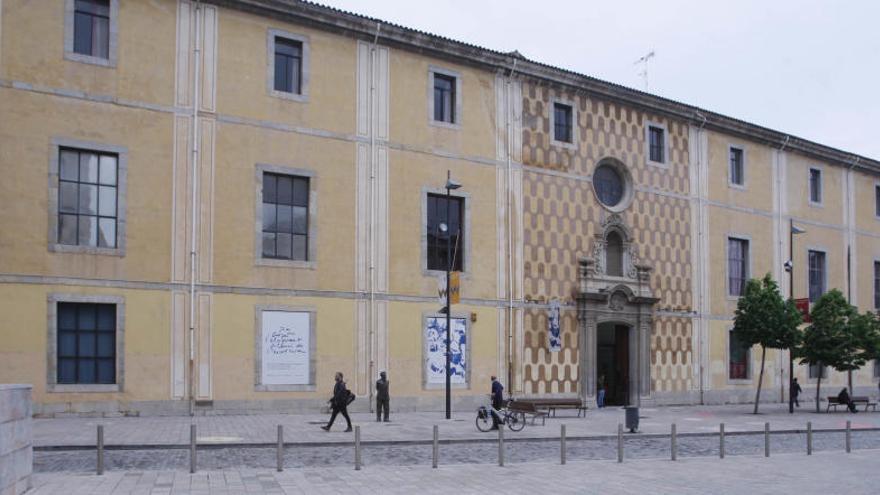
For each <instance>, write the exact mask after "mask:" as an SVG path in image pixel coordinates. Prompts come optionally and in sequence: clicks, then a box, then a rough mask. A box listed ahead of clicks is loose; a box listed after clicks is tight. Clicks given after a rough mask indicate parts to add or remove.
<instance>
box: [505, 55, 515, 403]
mask: <svg viewBox="0 0 880 495" xmlns="http://www.w3.org/2000/svg"><path fill="white" fill-rule="evenodd" d="M516 63H517V60H516V59H514V60H513V66H512V67H511V68H510V74H508V75H507V82H506V87H505V89H506V91H505V95H504V96H505V98H504V99H505V107H506V108H505V113H506V119H505V125H506V126H507V386H508V389H509V392H508V393H507V395H508V397H509V396H510V395H511V392H513V390H514V384H513V211H512V209H511V207H512V204H513V198H512V194H513V190H512V188H511V184H510V182H511V177H512V174H511V166H512V165H511V153H512V151H513V143H512V135H511V134H512V128H511V125H510V119H511V106H512V105H513V101H512V98H511V95H510V91H511V88H510V80H511V79H512V78H513V74H514V73H515V72H516Z"/></svg>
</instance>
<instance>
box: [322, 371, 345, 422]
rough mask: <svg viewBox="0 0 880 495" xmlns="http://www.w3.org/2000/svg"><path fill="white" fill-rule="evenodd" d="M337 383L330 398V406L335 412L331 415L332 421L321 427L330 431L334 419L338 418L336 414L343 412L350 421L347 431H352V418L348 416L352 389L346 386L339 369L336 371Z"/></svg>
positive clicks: (343, 415)
mask: <svg viewBox="0 0 880 495" xmlns="http://www.w3.org/2000/svg"><path fill="white" fill-rule="evenodd" d="M335 380H336V385H334V386H333V398H332V399H330V400H329V401H328V402H330V408H331V409H332V410H333V414H331V415H330V422H329V423H327V424H326V425H324V426H322V427H321V429H322V430H324V431H330V427H331V426H333V421H334V420H336V415H337V414H339V413H342V417H343V418H345V422H346V423H348V428H346V429H345V431H351V418H349V417H348V403H349V400H348V396H349V395H351V391H350V390H348V388H347V387H346V386H345V382H344V381H342V373H340V372H339V371H337V372H336V377H335Z"/></svg>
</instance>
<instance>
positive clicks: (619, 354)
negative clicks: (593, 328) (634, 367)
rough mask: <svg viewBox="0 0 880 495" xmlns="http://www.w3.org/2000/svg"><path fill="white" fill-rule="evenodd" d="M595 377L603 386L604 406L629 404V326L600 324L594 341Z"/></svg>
mask: <svg viewBox="0 0 880 495" xmlns="http://www.w3.org/2000/svg"><path fill="white" fill-rule="evenodd" d="M596 343H597V346H596V377H597V378H598V383H600V384H601V383H604V384H605V405H606V406H626V405H628V402H629V326H627V325H620V324H617V323H600V324H599V325H598V327H597V339H596Z"/></svg>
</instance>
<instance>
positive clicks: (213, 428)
mask: <svg viewBox="0 0 880 495" xmlns="http://www.w3.org/2000/svg"><path fill="white" fill-rule="evenodd" d="M811 410H812V409H811V407H810V406H809V404H804V407H802V408H800V409H798V410H797V411H796V413H795V414H792V415H790V414H788V407H787V405H786V404H762V405H761V413H762V414H759V415H757V416H756V415H753V414H751V411H752V406H750V405H742V406H731V405H728V406H688V407H658V408H642V409H641V410H640V416H641V421H640V427H639V429H640V431H641V432H643V433H663V434H665V433H668V432H669V428H670V424H672V423H676V426H677V428H678V431H679V432H680V433H688V432H693V433H708V432H717V431H718V425H719V423H722V422H723V423H724V424H725V428H726V431H728V432H737V431H760V430H763V428H764V422H770V424H771V428H772V429H773V430H795V429H800V430H803V429H804V428H805V427H806V423H807V421H811V422H812V423H813V428H814V429H823V428H834V429H840V428H844V427H845V425H846V421H847V420H851V421H852V426H853V428H880V412H860V413H858V414H851V413H849V412H837V413H830V414H826V413H824V412H823V413H821V414H817V413H815V412H809V411H811ZM474 416H475V413H474V412H473V411H457V412H455V413H454V416H453V420H445V419H442V418H443V413H442V412H419V413H397V414H393V415H392V420H393V421H392V422H391V423H376V422H375V421H374V418H375V417H374V416H373V415H372V414H369V413H354V414H352V420H353V421H354V423H355V424H359V425H361V429H362V431H361V438H362V439H363V440H364V441H382V440H388V441H413V440H429V439H430V438H431V436H432V431H431V428H432V425H435V424H437V425H439V426H440V435H441V438H443V439H459V440H462V439H479V438H486V437H487V436H488V435H489V434H486V433H480V432H478V431H477V430H476V428H475V427H474ZM327 418H328V416H327V415H324V414H304V415H294V414H259V415H237V416H231V415H230V416H197V417H194V418H190V417H189V416H168V417H118V418H73V417H71V418H56V419H38V420H35V421H34V445H35V446H60V445H67V446H70V445H94V444H95V429H96V428H95V426H96V425H97V424H103V425H104V434H105V444H106V445H168V444H178V445H181V444H187V443H188V442H189V426H190V424H191V423H195V424H196V425H197V429H198V441H199V443H201V444H208V443H213V444H223V443H231V444H241V443H274V442H275V439H276V426H277V425H279V424H280V425H283V426H284V431H285V438H286V439H287V441H295V442H300V443H309V442H311V443H332V442H341V443H348V442H351V441H352V435H351V434H344V433H342V430H343V426H342V425H343V424H344V423H342V424H339V423H337V425H335V426H334V428H335V430H334V431H333V432H331V433H329V434H328V433H325V432H323V431H322V430H321V429H320V428H318V426H319V425H321V424H323V423H324V422H325V421H326V420H327ZM622 422H624V413H623V410H622V409H620V408H606V409H601V410H596V409H591V410H590V411H588V412H587V415H586V418H577V417H574V414H573V412H572V411H561V412H560V417H558V418H549V419H548V420H547V424H546V426H540V422H539V425H538V426H532V425H529V426H527V427H526V428H525V429H524V430H523V431H521V432H517V433H513V432H509V431H508V432H507V433H508V436H509V437H510V438H553V437H557V436H558V435H559V425H560V424H563V423H564V424H565V425H566V428H567V432H568V435H569V436H571V437H577V436H597V435H613V434H616V432H617V425H618V423H622Z"/></svg>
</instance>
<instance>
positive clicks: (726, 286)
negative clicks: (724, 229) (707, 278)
mask: <svg viewBox="0 0 880 495" xmlns="http://www.w3.org/2000/svg"><path fill="white" fill-rule="evenodd" d="M731 239H736V240H740V241H746V243H747V244H748V247H749V253H748V259H747V260H746V276H745V280H746V282H748V280H749V278H751V276H752V274H753V273H755V272H754V270H753V265H754V262H753V260H754V258H755V257H754V256H752V236H750V235H747V234H740V233H737V232H728V233H727V234H725V236H724V295H725V297H727V300H728V301H739V298H740V297H742V296H735V295H733V294H731V293H730V240H731ZM746 282H743V290H745V283H746Z"/></svg>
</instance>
